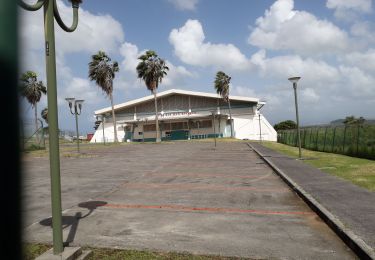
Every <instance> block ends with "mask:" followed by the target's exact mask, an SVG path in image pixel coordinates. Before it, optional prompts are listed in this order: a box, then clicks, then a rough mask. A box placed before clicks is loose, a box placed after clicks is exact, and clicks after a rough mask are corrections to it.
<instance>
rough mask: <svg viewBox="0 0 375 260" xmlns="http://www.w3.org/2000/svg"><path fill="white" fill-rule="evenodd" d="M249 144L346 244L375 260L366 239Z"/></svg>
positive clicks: (362, 256)
mask: <svg viewBox="0 0 375 260" xmlns="http://www.w3.org/2000/svg"><path fill="white" fill-rule="evenodd" d="M247 145H248V146H249V147H250V148H251V149H252V150H254V151H255V152H256V153H257V154H258V155H259V156H260V157H261V158H262V159H263V160H264V161H265V162H266V163H267V164H268V165H269V166H270V167H271V168H272V169H273V170H274V171H275V172H276V173H277V174H278V175H279V176H280V177H281V179H283V180H284V181H285V182H286V184H288V186H289V187H290V188H292V189H293V190H294V191H295V192H296V193H297V194H298V195H299V196H300V197H301V198H302V199H303V200H304V201H305V202H306V203H307V205H309V207H310V208H311V209H312V210H313V211H315V212H316V213H317V214H318V215H319V217H320V218H321V219H323V220H324V222H326V224H327V225H328V226H329V227H330V228H331V229H332V230H333V231H334V232H335V233H336V234H337V235H338V236H339V237H340V238H341V239H342V240H343V241H344V242H345V244H346V245H347V246H348V247H350V248H351V249H352V250H353V251H354V253H356V254H357V256H358V257H360V259H366V260H367V259H368V260H375V252H374V250H373V249H372V248H371V247H370V246H369V245H367V244H366V242H365V241H363V240H362V239H361V238H360V237H359V236H357V235H356V234H354V232H353V231H352V230H351V229H349V228H347V227H345V225H344V224H343V223H342V222H341V221H340V220H339V219H338V218H337V217H335V216H334V215H333V214H332V213H331V212H329V211H328V210H327V209H326V208H325V207H324V206H323V205H322V204H320V203H319V202H318V201H316V200H315V199H314V198H313V197H312V196H311V195H310V194H309V193H307V192H306V191H305V190H304V189H303V188H302V187H300V186H299V185H298V184H297V183H295V182H294V181H293V180H292V179H290V178H289V177H288V176H287V175H286V174H285V173H284V172H283V171H282V170H281V169H279V168H278V167H277V166H276V165H275V164H274V163H272V162H271V161H270V160H269V159H267V157H265V156H264V155H263V154H262V153H261V152H259V151H258V150H257V149H256V148H254V147H253V146H252V145H251V144H250V143H248V144H247Z"/></svg>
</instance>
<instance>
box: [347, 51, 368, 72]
mask: <svg viewBox="0 0 375 260" xmlns="http://www.w3.org/2000/svg"><path fill="white" fill-rule="evenodd" d="M343 61H344V62H345V63H347V64H350V65H352V66H355V67H358V68H360V69H362V70H364V71H367V72H369V73H375V49H369V50H367V51H366V52H352V53H349V54H347V55H345V56H344V57H343Z"/></svg>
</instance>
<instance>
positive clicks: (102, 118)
mask: <svg viewBox="0 0 375 260" xmlns="http://www.w3.org/2000/svg"><path fill="white" fill-rule="evenodd" d="M99 117H100V121H101V122H102V129H103V144H104V145H105V135H104V121H105V117H104V115H97V116H96V120H99Z"/></svg>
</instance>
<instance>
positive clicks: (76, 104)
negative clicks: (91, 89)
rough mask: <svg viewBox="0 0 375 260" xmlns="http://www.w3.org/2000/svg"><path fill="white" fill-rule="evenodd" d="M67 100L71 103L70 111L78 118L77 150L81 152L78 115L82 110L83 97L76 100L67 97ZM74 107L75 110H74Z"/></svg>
mask: <svg viewBox="0 0 375 260" xmlns="http://www.w3.org/2000/svg"><path fill="white" fill-rule="evenodd" d="M65 100H66V101H68V103H69V109H70V113H71V114H72V115H74V116H75V118H76V134H77V152H78V153H79V130H78V116H79V115H80V114H81V111H82V103H83V101H84V100H83V99H78V100H76V99H75V98H66V99H65ZM72 107H74V111H73V110H72Z"/></svg>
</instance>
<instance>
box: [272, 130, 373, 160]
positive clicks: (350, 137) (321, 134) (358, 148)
mask: <svg viewBox="0 0 375 260" xmlns="http://www.w3.org/2000/svg"><path fill="white" fill-rule="evenodd" d="M277 141H278V142H279V143H283V144H287V145H291V146H298V137H297V129H293V130H281V131H278V132H277ZM301 146H302V147H303V148H305V149H309V150H314V151H320V152H331V153H338V154H344V155H349V156H353V157H360V158H367V159H372V160H375V125H366V124H363V125H361V124H353V125H346V126H316V127H303V128H301Z"/></svg>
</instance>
